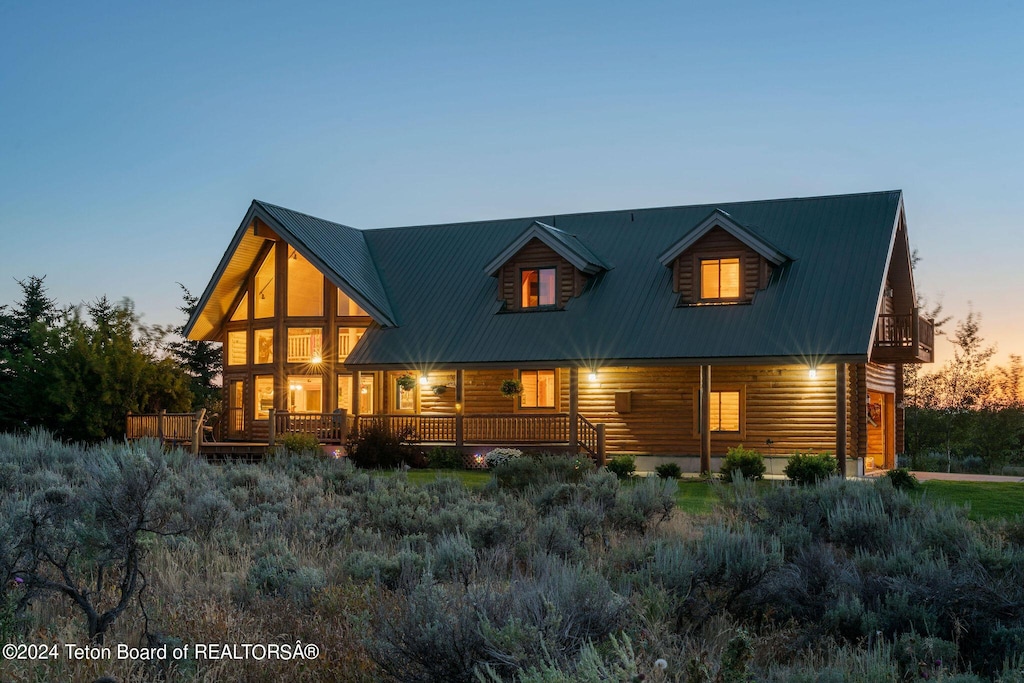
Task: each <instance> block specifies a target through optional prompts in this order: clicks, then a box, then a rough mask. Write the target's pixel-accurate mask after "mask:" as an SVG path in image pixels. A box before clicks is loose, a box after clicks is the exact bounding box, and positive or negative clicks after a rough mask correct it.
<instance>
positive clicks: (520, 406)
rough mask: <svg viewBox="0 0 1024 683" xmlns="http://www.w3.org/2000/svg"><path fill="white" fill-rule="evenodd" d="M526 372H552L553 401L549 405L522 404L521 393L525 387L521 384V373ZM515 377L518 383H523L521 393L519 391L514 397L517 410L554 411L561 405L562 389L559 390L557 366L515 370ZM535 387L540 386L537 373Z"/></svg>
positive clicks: (524, 390) (560, 387)
mask: <svg viewBox="0 0 1024 683" xmlns="http://www.w3.org/2000/svg"><path fill="white" fill-rule="evenodd" d="M526 372H536V373H541V372H550V373H552V375H553V380H552V381H553V383H554V389H555V391H554V403H553V404H552V405H550V406H542V405H534V406H524V405H523V394H524V393H526V387H525V384H523V373H526ZM516 377H517V379H518V380H519V383H520V384H523V393H520V394H519V395H518V396H517V397H516V409H517V410H522V411H526V412H533V411H547V412H552V411H554V412H558V409H559V408H560V407H561V402H562V391H561V389H562V385H561V377H560V376H559V373H558V368H531V369H528V370H517V371H516ZM537 387H538V389H539V387H540V376H539V375H538V377H537ZM538 394H539V392H538ZM536 398H538V399H539V398H540V397H539V395H538V396H537V397H536ZM537 403H539V400H538V401H537Z"/></svg>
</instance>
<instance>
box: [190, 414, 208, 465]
mask: <svg viewBox="0 0 1024 683" xmlns="http://www.w3.org/2000/svg"><path fill="white" fill-rule="evenodd" d="M205 419H206V408H200V409H199V410H197V411H196V428H195V429H194V430H193V431H192V455H199V444H200V443H201V442H202V440H203V420H205Z"/></svg>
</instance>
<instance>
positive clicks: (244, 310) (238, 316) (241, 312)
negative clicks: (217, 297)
mask: <svg viewBox="0 0 1024 683" xmlns="http://www.w3.org/2000/svg"><path fill="white" fill-rule="evenodd" d="M248 319H249V292H246V293H245V294H243V295H242V300H241V301H239V302H238V308H236V309H235V312H234V313H232V314H231V322H234V321H236V320H248Z"/></svg>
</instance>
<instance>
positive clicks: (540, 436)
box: [463, 413, 569, 444]
mask: <svg viewBox="0 0 1024 683" xmlns="http://www.w3.org/2000/svg"><path fill="white" fill-rule="evenodd" d="M463 420H464V425H465V426H464V429H465V439H466V443H470V444H477V443H479V444H487V443H507V444H520V443H521V444H530V443H547V444H562V443H564V444H568V443H569V416H568V415H567V414H565V413H548V414H543V415H466V416H465V418H463Z"/></svg>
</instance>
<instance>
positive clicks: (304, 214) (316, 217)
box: [253, 198, 363, 232]
mask: <svg viewBox="0 0 1024 683" xmlns="http://www.w3.org/2000/svg"><path fill="white" fill-rule="evenodd" d="M253 201H254V202H256V203H257V204H259V205H260V206H270V207H273V208H275V209H280V210H281V211H287V212H288V213H294V214H296V215H297V216H305V217H306V218H312V219H313V220H315V221H322V222H324V223H330V224H331V225H337V226H339V227H342V228H348V229H349V230H357V231H359V232H363V229H362V228H357V227H354V226H351V225H345V224H344V223H339V222H338V221H332V220H329V219H327V218H321V217H320V216H314V215H313V214H311V213H305V212H303V211H296V210H295V209H289V208H288V207H287V206H281V205H280V204H271V203H270V202H265V201H263V200H262V199H255V198H254V199H253Z"/></svg>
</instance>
